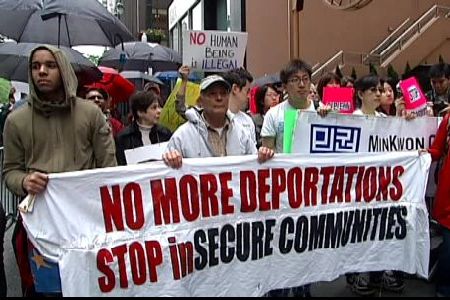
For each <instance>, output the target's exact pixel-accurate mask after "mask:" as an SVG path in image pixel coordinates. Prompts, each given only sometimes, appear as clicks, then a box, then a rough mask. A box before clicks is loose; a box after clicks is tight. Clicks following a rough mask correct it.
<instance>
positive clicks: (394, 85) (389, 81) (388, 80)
mask: <svg viewBox="0 0 450 300" xmlns="http://www.w3.org/2000/svg"><path fill="white" fill-rule="evenodd" d="M381 81H382V82H383V84H385V83H387V84H389V85H390V86H391V88H392V90H393V91H394V99H397V98H398V90H397V84H398V81H397V80H395V79H394V78H392V77H387V78H384V79H382V80H381Z"/></svg>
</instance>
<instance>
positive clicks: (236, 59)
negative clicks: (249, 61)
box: [183, 31, 248, 72]
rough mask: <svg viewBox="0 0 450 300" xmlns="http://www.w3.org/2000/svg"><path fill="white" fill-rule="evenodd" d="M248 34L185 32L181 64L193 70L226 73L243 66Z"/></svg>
mask: <svg viewBox="0 0 450 300" xmlns="http://www.w3.org/2000/svg"><path fill="white" fill-rule="evenodd" d="M247 39H248V33H246V32H226V31H185V32H184V34H183V64H185V65H188V66H190V67H191V68H192V69H193V70H202V71H207V72H226V71H228V70H233V69H238V68H240V67H242V66H243V65H244V57H245V51H246V48H247Z"/></svg>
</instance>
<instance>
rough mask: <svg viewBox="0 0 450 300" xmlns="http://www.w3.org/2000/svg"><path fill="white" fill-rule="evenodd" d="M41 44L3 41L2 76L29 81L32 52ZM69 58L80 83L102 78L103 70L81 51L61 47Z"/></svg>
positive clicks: (1, 46)
mask: <svg viewBox="0 0 450 300" xmlns="http://www.w3.org/2000/svg"><path fill="white" fill-rule="evenodd" d="M38 45H40V44H33V43H17V44H16V43H12V42H11V43H3V44H0V77H3V78H6V79H9V80H15V81H22V82H28V65H29V59H30V54H31V51H32V50H33V49H35V48H36V47H37V46H38ZM61 50H62V51H64V53H65V54H66V56H67V58H68V59H69V61H70V63H71V65H72V67H73V69H74V71H75V73H76V74H77V77H78V81H79V83H80V85H85V84H89V83H92V82H95V81H98V80H100V79H101V78H102V76H103V74H102V72H101V71H100V70H99V69H98V68H97V67H96V66H95V65H94V64H93V63H92V62H91V61H90V60H89V59H87V58H85V57H84V56H83V55H82V54H81V53H80V52H78V51H76V50H73V49H71V48H66V47H61Z"/></svg>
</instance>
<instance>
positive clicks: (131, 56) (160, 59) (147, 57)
mask: <svg viewBox="0 0 450 300" xmlns="http://www.w3.org/2000/svg"><path fill="white" fill-rule="evenodd" d="M181 63H182V58H181V56H180V54H179V53H178V52H176V51H175V50H173V49H170V48H167V47H164V46H161V45H159V44H153V43H144V42H128V43H124V44H123V47H122V45H118V46H116V48H114V49H110V50H108V51H106V52H105V53H104V54H103V56H102V57H101V58H100V61H99V64H100V65H101V66H106V67H110V68H117V69H120V70H130V71H141V72H148V70H149V69H150V68H151V69H152V71H153V73H156V72H161V71H170V70H178V68H179V67H180V66H181Z"/></svg>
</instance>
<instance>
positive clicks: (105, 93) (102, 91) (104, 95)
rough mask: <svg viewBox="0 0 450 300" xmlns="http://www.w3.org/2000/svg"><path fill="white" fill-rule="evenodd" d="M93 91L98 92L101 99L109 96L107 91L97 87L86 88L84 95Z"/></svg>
mask: <svg viewBox="0 0 450 300" xmlns="http://www.w3.org/2000/svg"><path fill="white" fill-rule="evenodd" d="M93 91H97V92H99V93H100V94H101V95H102V97H103V99H105V100H108V98H109V95H108V93H107V92H106V91H105V90H104V89H102V88H97V87H93V88H88V90H87V91H86V95H85V97H87V95H88V94H89V93H90V92H93Z"/></svg>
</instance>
